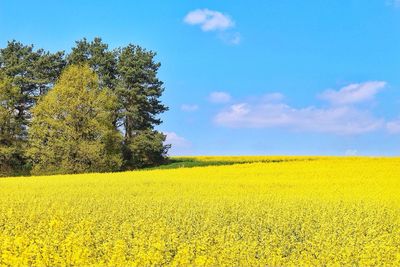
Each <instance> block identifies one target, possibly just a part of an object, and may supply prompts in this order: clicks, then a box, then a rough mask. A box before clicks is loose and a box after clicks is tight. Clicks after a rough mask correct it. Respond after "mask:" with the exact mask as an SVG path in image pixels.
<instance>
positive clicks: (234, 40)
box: [219, 32, 242, 45]
mask: <svg viewBox="0 0 400 267" xmlns="http://www.w3.org/2000/svg"><path fill="white" fill-rule="evenodd" d="M219 38H220V39H221V40H222V41H223V42H225V43H227V44H230V45H238V44H240V42H241V41H242V37H241V35H240V33H238V32H233V33H232V32H223V33H220V34H219Z"/></svg>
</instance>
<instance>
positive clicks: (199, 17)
mask: <svg viewBox="0 0 400 267" xmlns="http://www.w3.org/2000/svg"><path fill="white" fill-rule="evenodd" d="M184 22H185V23H187V24H189V25H200V28H201V29H202V30H203V31H205V32H207V31H216V30H220V31H223V30H226V29H228V28H232V27H233V26H234V25H235V23H234V21H233V20H232V19H231V18H230V17H229V16H228V15H226V14H223V13H221V12H219V11H215V10H210V9H207V8H205V9H197V10H194V11H191V12H189V13H188V14H187V15H186V16H185V18H184Z"/></svg>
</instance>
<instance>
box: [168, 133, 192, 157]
mask: <svg viewBox="0 0 400 267" xmlns="http://www.w3.org/2000/svg"><path fill="white" fill-rule="evenodd" d="M164 134H165V135H166V136H167V137H166V140H165V144H170V145H172V146H171V149H170V151H169V153H170V154H172V155H189V154H191V153H192V151H191V148H192V143H191V142H189V141H188V140H187V139H186V138H184V137H182V136H180V135H178V134H177V133H175V132H164Z"/></svg>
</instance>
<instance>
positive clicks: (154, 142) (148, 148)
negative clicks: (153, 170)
mask: <svg viewBox="0 0 400 267" xmlns="http://www.w3.org/2000/svg"><path fill="white" fill-rule="evenodd" d="M165 138H166V136H165V135H164V134H162V133H160V132H158V131H154V130H143V131H138V132H137V133H136V135H135V137H134V138H132V139H130V140H128V142H127V143H125V146H124V149H123V152H124V158H125V159H127V160H128V161H127V162H125V165H127V166H131V167H134V168H143V167H146V166H155V165H159V164H160V163H162V162H164V161H165V158H166V156H167V152H168V149H169V148H170V145H164V141H165Z"/></svg>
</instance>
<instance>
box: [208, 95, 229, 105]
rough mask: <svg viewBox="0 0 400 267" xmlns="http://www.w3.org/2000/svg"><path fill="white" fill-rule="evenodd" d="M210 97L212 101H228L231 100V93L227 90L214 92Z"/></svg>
mask: <svg viewBox="0 0 400 267" xmlns="http://www.w3.org/2000/svg"><path fill="white" fill-rule="evenodd" d="M208 99H209V100H210V102H212V103H228V102H229V101H231V95H230V94H229V93H226V92H212V93H211V94H210V95H209V97H208Z"/></svg>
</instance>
